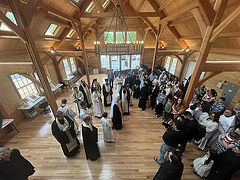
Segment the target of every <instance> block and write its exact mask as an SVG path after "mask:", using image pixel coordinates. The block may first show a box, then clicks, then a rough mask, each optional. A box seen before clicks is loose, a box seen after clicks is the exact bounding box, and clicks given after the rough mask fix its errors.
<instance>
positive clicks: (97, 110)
mask: <svg viewBox="0 0 240 180" xmlns="http://www.w3.org/2000/svg"><path fill="white" fill-rule="evenodd" d="M92 102H93V113H94V116H96V117H97V118H101V117H102V114H103V104H102V99H101V94H100V93H99V92H98V89H97V88H94V91H93V93H92Z"/></svg>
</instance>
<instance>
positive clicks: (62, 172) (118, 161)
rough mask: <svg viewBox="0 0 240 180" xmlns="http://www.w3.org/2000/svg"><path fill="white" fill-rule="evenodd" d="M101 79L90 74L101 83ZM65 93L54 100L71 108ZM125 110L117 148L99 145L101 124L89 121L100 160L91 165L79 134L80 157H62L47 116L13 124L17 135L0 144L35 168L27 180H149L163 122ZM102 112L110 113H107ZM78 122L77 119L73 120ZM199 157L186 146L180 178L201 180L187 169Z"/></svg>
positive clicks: (146, 113) (116, 133) (132, 109)
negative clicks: (96, 138)
mask: <svg viewBox="0 0 240 180" xmlns="http://www.w3.org/2000/svg"><path fill="white" fill-rule="evenodd" d="M105 76H106V75H95V76H92V77H91V79H92V78H93V77H95V78H96V77H97V78H98V81H99V82H102V79H103V77H105ZM71 93H72V91H71V90H69V91H68V92H65V93H64V94H62V95H61V96H60V97H59V98H58V99H57V101H58V104H59V102H60V100H61V99H62V98H67V99H68V102H69V105H70V106H71V107H73V108H74V109H75V106H74V104H73V103H72V101H71ZM133 104H134V106H131V107H130V113H131V115H129V116H124V124H123V129H122V130H120V131H116V130H114V132H113V133H114V137H115V139H116V143H110V144H108V143H105V142H104V141H103V134H102V127H101V124H100V122H99V121H100V120H99V119H96V118H94V119H93V122H94V124H95V126H96V127H97V128H98V132H99V142H98V144H99V147H100V152H101V158H100V159H99V160H97V161H95V162H92V161H87V160H86V159H85V153H84V147H83V144H82V137H81V135H79V136H78V137H79V139H80V143H81V149H80V153H79V154H77V155H76V156H75V157H73V158H66V157H65V156H64V155H63V153H62V150H61V147H60V144H59V143H58V142H57V141H56V140H55V139H54V137H53V136H52V133H51V123H52V121H53V117H52V114H48V115H45V116H44V115H40V116H38V117H37V118H35V119H33V120H24V121H23V122H22V123H21V124H19V125H18V129H19V131H20V133H19V134H17V135H16V133H15V132H10V133H9V134H7V135H6V136H5V137H4V138H1V140H0V143H1V144H2V143H4V144H5V145H6V146H9V147H11V148H17V149H19V150H20V151H21V153H22V155H23V156H25V157H26V158H27V159H28V160H29V161H30V162H31V163H32V164H33V165H34V166H35V167H36V173H35V174H34V175H33V176H32V177H31V178H30V179H36V180H46V179H51V180H53V179H55V180H65V179H79V180H82V179H87V180H88V179H89V180H90V179H94V180H95V179H103V180H108V179H111V180H117V179H152V178H153V176H154V174H155V173H156V172H157V170H158V168H159V166H158V165H157V164H156V163H155V162H154V161H153V157H154V156H158V153H159V149H160V145H161V143H162V138H161V137H162V135H163V133H164V131H165V130H164V128H163V126H162V125H161V122H162V120H161V119H159V118H156V116H155V115H154V113H153V111H152V110H151V109H149V108H148V109H146V110H145V111H141V110H140V109H139V108H138V107H137V101H135V100H134V101H133ZM105 111H107V112H109V111H110V108H106V109H105ZM77 121H78V122H79V123H80V120H79V119H78V118H77ZM201 155H203V152H199V151H198V150H196V148H195V145H193V144H188V145H187V148H186V151H185V153H184V155H183V163H184V166H185V167H184V173H183V177H182V179H189V180H193V179H200V178H198V177H196V176H195V175H192V168H191V167H190V165H191V163H192V161H193V159H195V158H196V157H199V156H201Z"/></svg>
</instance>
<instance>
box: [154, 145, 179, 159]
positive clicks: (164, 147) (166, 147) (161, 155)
mask: <svg viewBox="0 0 240 180" xmlns="http://www.w3.org/2000/svg"><path fill="white" fill-rule="evenodd" d="M175 150H176V148H175V147H172V146H169V145H167V144H166V143H165V142H163V143H162V146H161V148H160V152H159V157H158V162H159V163H162V162H163V158H164V155H165V154H166V152H167V155H166V157H165V161H167V160H168V159H169V158H168V155H169V152H172V151H175Z"/></svg>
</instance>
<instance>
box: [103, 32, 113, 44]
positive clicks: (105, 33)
mask: <svg viewBox="0 0 240 180" xmlns="http://www.w3.org/2000/svg"><path fill="white" fill-rule="evenodd" d="M108 33H110V34H112V41H106V37H107V36H106V35H107V34H108ZM108 38H109V35H108ZM104 42H105V43H106V44H107V43H114V42H115V36H114V32H113V31H109V32H107V31H105V32H104Z"/></svg>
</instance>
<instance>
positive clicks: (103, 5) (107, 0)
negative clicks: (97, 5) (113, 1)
mask: <svg viewBox="0 0 240 180" xmlns="http://www.w3.org/2000/svg"><path fill="white" fill-rule="evenodd" d="M109 2H110V0H106V1H105V2H104V3H103V4H102V7H103V8H104V9H105V8H106V7H107V5H108V4H109Z"/></svg>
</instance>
